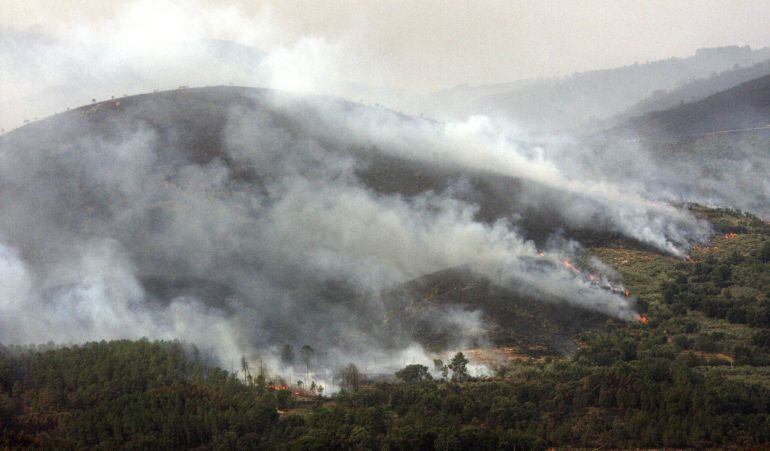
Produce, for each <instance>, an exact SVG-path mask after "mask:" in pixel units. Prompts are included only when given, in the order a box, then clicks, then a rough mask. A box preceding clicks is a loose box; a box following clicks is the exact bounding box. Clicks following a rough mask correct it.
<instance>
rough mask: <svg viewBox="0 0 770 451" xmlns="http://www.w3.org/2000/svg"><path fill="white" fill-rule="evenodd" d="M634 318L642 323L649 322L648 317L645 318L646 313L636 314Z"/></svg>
mask: <svg viewBox="0 0 770 451" xmlns="http://www.w3.org/2000/svg"><path fill="white" fill-rule="evenodd" d="M636 320H637V321H639V322H640V323H642V324H647V323H649V322H650V320H649V318H647V315H637V317H636Z"/></svg>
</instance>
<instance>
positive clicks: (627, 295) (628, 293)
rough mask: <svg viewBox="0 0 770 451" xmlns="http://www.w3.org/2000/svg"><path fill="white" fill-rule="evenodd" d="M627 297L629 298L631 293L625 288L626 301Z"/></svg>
mask: <svg viewBox="0 0 770 451" xmlns="http://www.w3.org/2000/svg"><path fill="white" fill-rule="evenodd" d="M629 297H631V291H629V289H628V288H626V299H628V298H629Z"/></svg>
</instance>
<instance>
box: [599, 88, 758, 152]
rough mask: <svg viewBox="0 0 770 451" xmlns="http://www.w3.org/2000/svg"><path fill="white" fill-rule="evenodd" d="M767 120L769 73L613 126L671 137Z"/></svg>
mask: <svg viewBox="0 0 770 451" xmlns="http://www.w3.org/2000/svg"><path fill="white" fill-rule="evenodd" d="M768 124H770V75H766V76H763V77H760V78H757V79H754V80H751V81H748V82H746V83H742V84H740V85H738V86H736V87H734V88H731V89H728V90H725V91H722V92H719V93H717V94H714V95H711V96H709V97H706V98H705V99H702V100H699V101H697V102H692V103H688V104H685V105H681V106H678V107H675V108H672V109H669V110H665V111H657V112H653V113H649V114H646V115H644V116H641V117H637V118H633V119H630V120H628V121H627V122H626V123H625V124H623V125H621V126H618V127H616V129H615V130H614V131H616V132H620V133H630V134H638V135H640V136H642V137H644V138H645V139H649V140H662V141H672V140H679V139H683V138H691V137H697V136H700V135H705V134H708V133H725V132H730V131H740V130H744V129H754V128H766V127H767V126H768Z"/></svg>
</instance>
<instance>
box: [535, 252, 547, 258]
mask: <svg viewBox="0 0 770 451" xmlns="http://www.w3.org/2000/svg"><path fill="white" fill-rule="evenodd" d="M537 255H539V256H541V257H545V252H538V253H537Z"/></svg>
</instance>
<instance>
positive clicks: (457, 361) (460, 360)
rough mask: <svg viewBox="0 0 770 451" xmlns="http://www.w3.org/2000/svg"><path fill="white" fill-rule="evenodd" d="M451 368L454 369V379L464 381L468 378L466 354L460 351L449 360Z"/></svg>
mask: <svg viewBox="0 0 770 451" xmlns="http://www.w3.org/2000/svg"><path fill="white" fill-rule="evenodd" d="M448 366H449V369H450V370H452V380H453V381H464V380H466V379H468V359H466V358H465V354H463V353H462V352H458V353H457V354H455V356H454V357H452V361H451V362H449V365H448Z"/></svg>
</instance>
